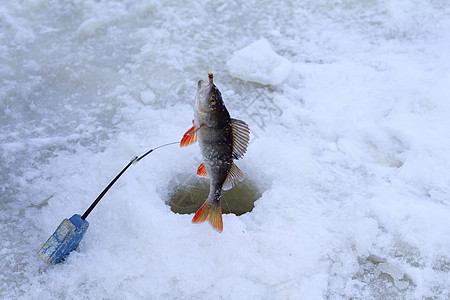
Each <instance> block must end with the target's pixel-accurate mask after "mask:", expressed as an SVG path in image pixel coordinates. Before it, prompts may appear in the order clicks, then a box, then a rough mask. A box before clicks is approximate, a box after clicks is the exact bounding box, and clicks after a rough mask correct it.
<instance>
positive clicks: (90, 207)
mask: <svg viewBox="0 0 450 300" xmlns="http://www.w3.org/2000/svg"><path fill="white" fill-rule="evenodd" d="M178 143H179V142H173V143H167V144H164V145H161V146H158V147H156V148H154V149H150V150H149V151H147V152H146V153H145V154H143V155H141V156H139V157H138V156H136V157H134V158H133V159H132V160H131V161H130V162H129V163H128V165H126V166H125V168H123V170H122V171H120V173H119V174H117V176H116V177H115V178H114V179H113V180H112V181H111V182H110V183H109V184H108V186H107V187H106V188H105V189H104V190H103V192H101V193H100V195H98V197H97V199H95V201H94V202H93V203H92V204H91V206H89V208H88V209H87V210H86V211H85V212H84V214H83V216H81V219H82V220H86V218H87V216H88V215H89V214H90V213H91V211H92V210H93V209H94V207H95V206H96V205H97V204H98V203H99V202H100V200H101V199H102V198H103V196H105V194H106V193H107V192H108V190H109V189H110V188H111V187H112V186H113V184H114V183H116V181H117V179H119V178H120V176H122V174H123V173H125V171H126V170H127V169H128V168H129V167H130V166H131V165H134V164H136V163H137V162H138V161H140V160H141V159H143V158H144V157H146V156H147V155H148V154H150V153H152V152H153V151H155V150H157V149H159V148H162V147H166V146H169V145H174V144H178Z"/></svg>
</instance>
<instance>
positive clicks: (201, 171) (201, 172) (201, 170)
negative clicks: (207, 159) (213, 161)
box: [197, 163, 209, 178]
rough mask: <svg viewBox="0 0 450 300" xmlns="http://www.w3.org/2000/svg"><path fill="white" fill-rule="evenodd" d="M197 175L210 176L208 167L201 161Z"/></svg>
mask: <svg viewBox="0 0 450 300" xmlns="http://www.w3.org/2000/svg"><path fill="white" fill-rule="evenodd" d="M197 175H198V176H200V177H206V178H209V175H208V171H206V167H205V164H204V163H201V164H200V166H198V168H197Z"/></svg>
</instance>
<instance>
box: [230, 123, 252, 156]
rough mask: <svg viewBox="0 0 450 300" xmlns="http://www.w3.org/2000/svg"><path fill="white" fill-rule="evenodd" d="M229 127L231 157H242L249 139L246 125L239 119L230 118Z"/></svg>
mask: <svg viewBox="0 0 450 300" xmlns="http://www.w3.org/2000/svg"><path fill="white" fill-rule="evenodd" d="M231 129H232V133H233V158H234V159H240V158H242V157H244V154H245V152H246V151H247V146H248V141H249V139H250V130H249V129H248V125H247V124H246V123H245V122H244V121H241V120H236V119H231Z"/></svg>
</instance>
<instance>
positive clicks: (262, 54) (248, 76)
mask: <svg viewBox="0 0 450 300" xmlns="http://www.w3.org/2000/svg"><path fill="white" fill-rule="evenodd" d="M227 65H228V69H229V71H230V73H231V75H232V76H233V77H237V78H239V79H241V80H245V81H252V82H257V83H261V84H265V85H266V84H270V85H279V84H281V83H282V82H283V81H284V80H285V79H286V78H287V76H288V75H289V72H290V71H291V67H292V64H291V62H290V61H289V60H287V59H286V58H284V57H282V56H280V55H278V54H277V53H276V52H275V51H274V50H273V49H272V46H271V45H270V43H269V41H267V40H266V39H265V38H261V39H260V40H258V41H256V42H254V43H252V44H250V45H248V46H246V47H244V48H242V49H241V50H238V51H236V52H235V53H234V54H233V56H232V57H231V59H230V60H229V61H228V62H227Z"/></svg>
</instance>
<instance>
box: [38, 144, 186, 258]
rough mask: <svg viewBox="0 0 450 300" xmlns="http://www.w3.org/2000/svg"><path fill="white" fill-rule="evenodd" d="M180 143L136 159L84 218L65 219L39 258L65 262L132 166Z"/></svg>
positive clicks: (93, 204)
mask: <svg viewBox="0 0 450 300" xmlns="http://www.w3.org/2000/svg"><path fill="white" fill-rule="evenodd" d="M179 143H180V142H178V141H177V142H172V143H167V144H164V145H160V146H158V147H156V148H153V149H150V150H149V151H147V152H146V153H144V154H143V155H141V156H136V157H134V158H133V159H132V160H131V161H130V162H129V163H128V164H127V165H126V166H125V167H124V168H123V169H122V171H120V173H119V174H117V176H116V177H115V178H114V179H113V180H112V181H111V182H110V183H109V184H108V186H107V187H106V188H105V189H104V190H103V191H102V192H101V193H100V195H98V197H97V198H96V199H95V200H94V202H93V203H92V204H91V206H89V208H88V209H87V210H86V211H85V212H84V214H83V215H82V216H80V215H79V214H75V215H73V216H72V217H71V218H70V219H64V220H63V221H62V222H61V224H59V226H58V228H57V229H56V231H55V232H54V233H53V234H52V235H51V236H50V237H49V239H48V240H47V242H46V243H45V244H44V245H43V246H42V248H41V249H40V250H39V251H38V255H39V257H40V258H41V259H42V260H43V261H44V262H46V263H51V264H57V263H60V262H61V261H63V260H64V259H65V258H66V256H67V255H69V253H70V252H72V251H73V250H75V249H76V248H77V247H78V244H79V243H80V241H81V239H82V238H83V236H84V233H85V232H86V230H87V228H88V227H89V222H88V221H86V218H87V216H88V215H89V214H90V213H91V211H92V210H93V209H94V208H95V206H96V205H97V204H98V203H99V202H100V200H101V199H102V198H103V196H105V194H106V193H107V192H108V190H109V189H110V188H111V187H112V186H113V185H114V183H116V181H117V180H118V179H119V178H120V176H122V174H123V173H125V171H126V170H127V169H128V168H129V167H130V166H131V165H134V164H136V163H137V162H138V161H140V160H142V159H143V158H144V157H146V156H147V155H148V154H150V153H152V152H153V151H155V150H157V149H159V148H163V147H166V146H169V145H174V144H179Z"/></svg>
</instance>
